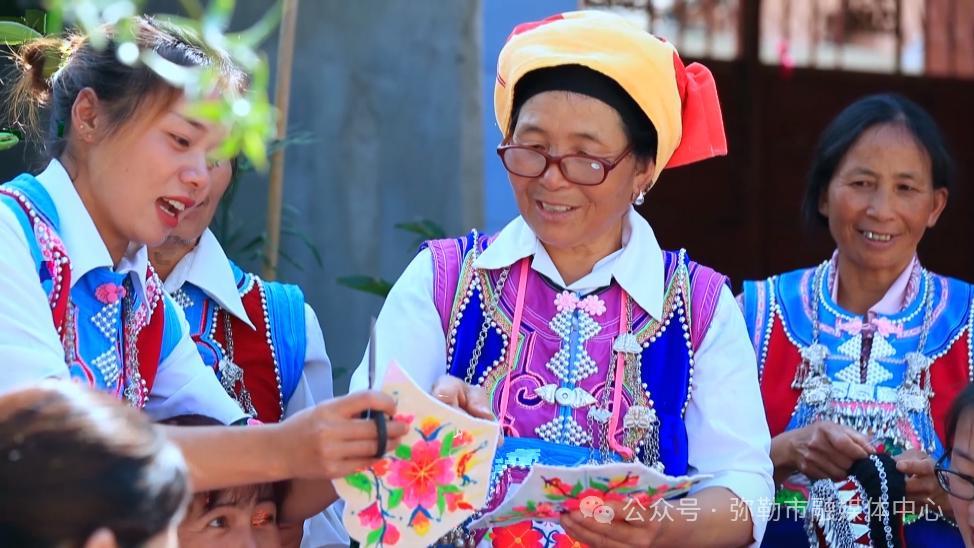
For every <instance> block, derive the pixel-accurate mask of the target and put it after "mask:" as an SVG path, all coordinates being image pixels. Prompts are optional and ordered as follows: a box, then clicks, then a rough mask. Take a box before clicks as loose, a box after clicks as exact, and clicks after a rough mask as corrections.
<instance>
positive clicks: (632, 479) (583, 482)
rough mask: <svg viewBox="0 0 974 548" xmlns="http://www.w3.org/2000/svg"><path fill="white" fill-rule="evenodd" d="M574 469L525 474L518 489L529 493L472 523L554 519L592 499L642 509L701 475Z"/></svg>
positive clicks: (683, 489) (500, 524)
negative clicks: (533, 478)
mask: <svg viewBox="0 0 974 548" xmlns="http://www.w3.org/2000/svg"><path fill="white" fill-rule="evenodd" d="M542 468H544V467H543V466H542ZM576 470H577V469H573V470H572V471H570V472H567V475H564V474H563V475H561V476H556V475H549V474H551V473H552V472H554V470H549V471H548V472H547V473H545V472H543V471H542V473H541V474H539V476H534V477H535V478H537V479H538V480H540V483H533V482H532V478H531V477H529V478H528V479H526V480H525V483H524V484H522V485H521V488H520V489H521V490H525V489H527V490H528V492H529V493H530V494H528V495H527V496H524V497H519V496H518V495H517V494H515V495H514V496H513V497H509V498H508V500H507V501H505V503H503V504H502V505H501V507H499V508H497V510H495V511H494V512H492V513H490V514H488V515H486V516H484V517H483V518H481V519H482V521H481V522H478V523H476V524H475V525H484V526H493V527H495V528H496V527H507V526H510V525H514V524H517V523H524V522H527V523H531V522H532V521H538V522H545V521H546V522H557V521H558V518H559V516H560V515H561V514H562V513H564V512H573V511H576V510H581V511H582V513H583V514H584V513H586V511H588V512H591V511H592V510H594V509H595V508H592V507H591V506H590V504H591V501H592V500H596V501H598V504H599V505H602V504H606V503H608V502H618V503H622V504H625V505H629V504H638V505H639V506H640V507H642V508H644V509H645V508H649V507H650V506H652V505H653V504H654V503H656V502H657V501H659V500H662V499H664V498H673V497H677V496H680V495H683V494H685V493H687V492H688V491H689V490H690V487H692V486H693V484H694V483H696V482H697V481H699V480H700V479H702V478H701V477H700V476H697V477H686V476H682V477H678V478H674V477H668V476H663V475H661V474H655V475H653V474H650V476H648V477H643V476H641V475H640V473H639V472H637V471H635V470H627V471H621V470H618V469H617V470H615V471H608V470H607V471H605V472H604V473H598V472H597V473H594V474H592V473H587V474H583V475H579V474H578V472H576ZM532 475H533V473H532ZM566 478H568V479H566ZM529 482H532V485H534V486H539V487H540V489H537V488H535V487H532V486H527V487H526V484H528V483H529ZM586 505H589V507H586ZM569 546H570V544H569Z"/></svg>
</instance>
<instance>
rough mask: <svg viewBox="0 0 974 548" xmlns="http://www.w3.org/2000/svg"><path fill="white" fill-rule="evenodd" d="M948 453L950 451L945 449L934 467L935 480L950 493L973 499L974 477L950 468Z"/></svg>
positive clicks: (961, 497) (960, 497)
mask: <svg viewBox="0 0 974 548" xmlns="http://www.w3.org/2000/svg"><path fill="white" fill-rule="evenodd" d="M949 454H950V451H945V452H944V455H943V456H942V457H940V460H938V461H937V466H935V467H934V472H936V474H937V482H938V483H940V487H942V488H943V490H944V491H946V492H947V493H948V494H950V495H953V496H955V497H957V498H959V499H963V500H974V477H971V476H968V475H967V474H961V473H960V472H956V471H954V470H951V469H950V468H949V467H948V463H947V456H948V455H949Z"/></svg>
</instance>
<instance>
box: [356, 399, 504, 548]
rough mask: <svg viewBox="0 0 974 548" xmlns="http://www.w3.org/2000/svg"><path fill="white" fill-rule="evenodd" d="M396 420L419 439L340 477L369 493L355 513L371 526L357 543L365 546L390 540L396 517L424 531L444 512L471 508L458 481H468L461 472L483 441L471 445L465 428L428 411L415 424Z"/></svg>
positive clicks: (409, 419) (395, 537)
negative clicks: (428, 413)
mask: <svg viewBox="0 0 974 548" xmlns="http://www.w3.org/2000/svg"><path fill="white" fill-rule="evenodd" d="M396 420H398V421H401V422H405V423H407V424H409V425H410V426H412V428H413V431H414V432H416V433H418V434H419V436H420V439H418V440H416V441H415V442H413V443H412V444H406V443H401V444H400V445H399V446H398V447H396V448H395V451H394V452H393V453H392V455H391V456H390V457H389V458H385V459H381V460H379V461H378V462H376V463H375V464H374V465H372V466H371V467H369V468H368V469H366V470H362V471H360V472H357V473H355V474H352V475H350V476H348V477H346V478H345V482H346V483H347V484H348V485H350V486H351V487H353V488H355V489H357V490H359V491H362V492H364V493H366V494H367V495H368V496H369V497H370V498H372V499H374V502H372V503H371V504H369V505H368V506H366V507H365V508H364V509H363V510H360V511H359V512H358V513H357V518H358V521H359V523H360V524H361V525H362V526H363V527H365V528H367V529H370V530H371V531H370V532H369V533H368V534H367V535H366V538H365V540H364V543H363V546H366V547H370V546H394V545H396V544H397V543H398V542H399V540H400V537H401V534H402V533H401V532H400V530H399V529H398V528H397V522H399V523H398V525H399V526H400V527H401V526H405V527H408V528H409V529H410V530H411V531H412V533H414V534H415V535H418V536H419V537H425V536H427V534H428V533H429V531H430V528H431V526H432V525H433V524H434V523H438V522H439V521H441V520H442V519H443V518H444V516H446V515H447V514H449V513H453V512H457V511H461V510H467V511H473V510H474V507H473V505H472V504H470V503H469V502H467V501H466V500H465V498H464V492H463V487H464V486H466V485H468V484H470V483H472V482H473V480H472V479H471V478H469V477H468V476H467V474H466V473H467V471H468V468H469V466H470V464H471V460H472V458H473V457H474V455H475V454H476V453H478V452H479V451H481V450H483V449H485V447H486V442H484V443H481V444H479V445H477V446H473V442H474V437H473V436H472V435H471V434H470V433H469V432H467V431H465V430H461V429H458V428H456V427H452V426H451V425H450V424H448V423H442V422H440V419H439V418H437V417H433V416H429V417H424V418H422V419H421V420H420V421H418V425H417V424H415V423H416V422H417V421H416V420H415V418H414V417H413V416H411V415H398V416H397V417H396ZM404 510H405V511H404ZM394 511H395V512H394ZM400 516H405V518H403V517H400ZM400 520H402V521H404V522H405V523H402V521H400ZM434 540H436V539H433V538H431V539H429V541H430V542H432V541H434Z"/></svg>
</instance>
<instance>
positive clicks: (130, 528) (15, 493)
mask: <svg viewBox="0 0 974 548" xmlns="http://www.w3.org/2000/svg"><path fill="white" fill-rule="evenodd" d="M188 482H189V479H188V473H187V470H186V465H185V463H184V461H183V458H182V456H181V454H180V453H179V450H178V449H177V448H176V447H175V446H174V445H173V444H172V443H171V442H170V441H169V440H168V439H167V438H166V437H165V435H164V434H163V432H162V431H161V430H159V429H158V428H156V427H155V426H154V425H153V424H152V423H151V422H149V419H148V418H147V417H146V415H145V414H143V413H142V412H141V411H140V410H138V409H134V408H132V407H129V406H127V405H124V404H123V403H121V402H119V401H118V400H116V399H114V398H111V397H109V396H107V395H105V394H101V393H98V392H96V391H94V390H92V389H90V388H88V387H87V386H81V385H79V384H77V383H74V382H71V381H65V380H61V381H45V382H44V383H41V384H38V385H34V386H31V387H27V388H24V389H22V390H19V391H16V392H11V393H9V394H7V395H5V396H3V397H0V486H2V487H0V546H34V547H39V548H45V547H51V548H54V547H76V546H83V545H84V544H85V542H86V541H87V540H88V539H89V538H90V537H91V535H92V534H93V533H95V532H96V531H98V530H99V529H102V528H104V529H108V530H110V531H111V532H112V534H113V535H114V536H115V540H116V541H117V543H118V545H119V546H120V547H122V548H135V547H137V546H142V545H143V544H144V543H145V542H146V541H148V540H149V539H151V538H152V537H154V536H156V535H157V534H159V533H160V532H162V531H165V530H166V529H167V528H168V527H170V526H171V525H172V523H173V519H174V517H175V516H177V515H178V514H179V513H180V512H181V511H182V509H183V508H184V506H185V504H186V501H187V500H188V497H189V483H188Z"/></svg>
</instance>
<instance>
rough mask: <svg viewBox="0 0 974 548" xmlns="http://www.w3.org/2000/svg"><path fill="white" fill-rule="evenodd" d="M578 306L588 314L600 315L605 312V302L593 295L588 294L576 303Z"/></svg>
mask: <svg viewBox="0 0 974 548" xmlns="http://www.w3.org/2000/svg"><path fill="white" fill-rule="evenodd" d="M578 307H579V308H581V309H582V310H584V311H585V312H588V313H589V315H590V316H601V315H602V314H605V303H604V302H602V299H600V298H598V297H596V296H595V295H589V296H588V297H585V299H583V300H582V302H580V303H578Z"/></svg>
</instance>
